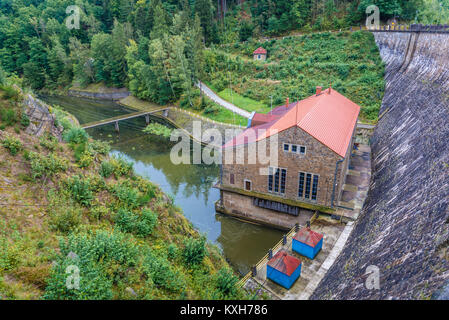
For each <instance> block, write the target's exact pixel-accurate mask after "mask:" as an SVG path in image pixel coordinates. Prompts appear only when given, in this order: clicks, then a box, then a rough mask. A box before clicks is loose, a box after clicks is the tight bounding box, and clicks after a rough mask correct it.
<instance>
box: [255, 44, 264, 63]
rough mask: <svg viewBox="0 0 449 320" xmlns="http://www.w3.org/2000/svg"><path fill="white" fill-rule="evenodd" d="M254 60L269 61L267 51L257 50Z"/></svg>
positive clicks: (260, 48)
mask: <svg viewBox="0 0 449 320" xmlns="http://www.w3.org/2000/svg"><path fill="white" fill-rule="evenodd" d="M253 57H254V60H264V61H265V60H267V50H265V49H264V48H262V47H259V48H257V49H256V50H254V52H253Z"/></svg>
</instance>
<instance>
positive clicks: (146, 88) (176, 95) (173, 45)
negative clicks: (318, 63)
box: [0, 0, 449, 104]
mask: <svg viewBox="0 0 449 320" xmlns="http://www.w3.org/2000/svg"><path fill="white" fill-rule="evenodd" d="M74 4H76V5H77V6H78V7H79V8H80V9H81V10H80V13H81V16H80V26H79V29H72V30H70V29H69V28H67V26H66V19H67V17H68V16H69V14H67V13H66V8H67V7H69V6H71V5H74ZM370 4H376V5H377V6H379V9H380V13H381V19H383V20H386V19H390V18H397V19H402V20H407V21H418V20H419V19H420V20H419V21H420V22H435V23H437V22H442V21H443V20H444V19H447V17H449V14H447V12H449V0H443V1H440V2H438V1H436V0H411V1H405V0H393V1H386V0H359V1H353V0H316V1H312V0H277V1H273V0H247V1H244V0H228V1H224V0H217V1H214V0H153V1H150V0H78V1H76V2H75V3H74V1H73V0H47V1H44V0H3V1H1V3H0V73H3V74H4V73H6V74H8V75H9V76H11V75H12V76H13V77H14V76H15V77H16V78H17V81H19V82H20V83H21V84H22V85H23V86H26V87H30V88H31V89H33V90H43V89H44V90H47V91H53V90H59V89H63V88H67V87H69V86H71V85H73V84H79V85H81V86H87V85H89V84H91V83H99V82H104V83H105V84H106V85H108V86H113V87H125V86H126V87H128V88H129V90H130V91H131V92H132V94H133V95H135V96H136V97H138V98H140V99H144V100H149V101H152V102H156V103H159V104H166V103H170V102H175V101H178V100H179V99H180V98H181V97H183V96H184V98H186V96H187V100H190V95H191V92H190V91H191V89H192V88H193V86H194V83H195V82H196V81H198V80H199V79H202V77H203V76H204V75H203V72H204V69H205V67H204V66H205V65H204V64H205V59H204V55H203V51H204V50H205V48H206V47H208V46H211V45H213V44H221V43H233V42H239V41H246V40H248V39H251V38H258V37H261V36H266V35H270V36H272V35H279V34H285V33H288V32H289V31H292V30H300V31H301V30H302V31H324V30H336V29H339V28H345V27H348V26H351V25H357V24H360V23H361V22H363V21H364V19H365V17H366V14H365V9H366V7H367V6H368V5H370ZM440 4H441V6H440ZM438 10H439V11H438ZM440 11H441V12H440ZM435 12H440V13H439V15H438V14H435ZM417 19H418V20H417ZM429 19H434V20H433V21H431V20H429Z"/></svg>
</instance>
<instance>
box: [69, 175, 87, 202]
mask: <svg viewBox="0 0 449 320" xmlns="http://www.w3.org/2000/svg"><path fill="white" fill-rule="evenodd" d="M66 185H67V189H68V190H69V192H70V194H71V196H72V199H73V200H75V201H77V202H78V203H79V204H81V205H83V206H86V207H89V206H90V204H91V202H92V199H93V195H92V191H91V187H90V181H89V179H82V178H81V177H80V176H74V177H73V178H70V179H68V180H67V181H66Z"/></svg>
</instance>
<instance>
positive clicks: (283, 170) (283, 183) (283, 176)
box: [281, 169, 287, 194]
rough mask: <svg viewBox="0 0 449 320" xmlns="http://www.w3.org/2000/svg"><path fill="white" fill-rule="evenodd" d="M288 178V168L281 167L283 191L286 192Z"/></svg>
mask: <svg viewBox="0 0 449 320" xmlns="http://www.w3.org/2000/svg"><path fill="white" fill-rule="evenodd" d="M286 179H287V170H286V169H281V193H282V194H285V180H286Z"/></svg>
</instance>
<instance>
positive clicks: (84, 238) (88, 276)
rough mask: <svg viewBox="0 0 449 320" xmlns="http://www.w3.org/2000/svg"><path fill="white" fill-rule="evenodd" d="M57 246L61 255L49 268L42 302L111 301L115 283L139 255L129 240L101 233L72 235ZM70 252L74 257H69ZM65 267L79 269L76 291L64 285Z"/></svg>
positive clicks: (66, 275)
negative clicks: (46, 300)
mask: <svg viewBox="0 0 449 320" xmlns="http://www.w3.org/2000/svg"><path fill="white" fill-rule="evenodd" d="M59 247H60V254H59V255H58V256H57V259H56V263H55V265H54V267H53V268H52V271H51V274H50V277H49V280H48V285H47V287H46V289H45V294H44V296H43V298H44V299H49V300H53V299H60V300H89V299H100V300H102V299H112V298H113V292H112V288H113V284H114V282H116V281H119V280H120V278H121V277H122V276H123V275H125V274H127V273H128V270H129V268H132V267H134V266H135V265H136V263H137V259H138V257H139V254H140V249H139V248H138V247H137V246H136V244H135V243H133V242H131V241H130V239H129V238H128V237H126V236H125V235H123V234H121V233H119V232H113V233H110V232H108V231H104V230H99V231H96V232H95V233H93V234H71V235H70V236H68V237H67V238H66V239H62V240H61V241H60V244H59ZM69 253H75V255H76V256H74V257H71V256H70V255H69ZM72 256H73V254H72ZM68 266H76V267H77V268H78V269H79V274H80V276H81V277H80V278H79V280H80V281H79V289H70V288H68V287H67V286H66V283H67V278H68V276H69V275H70V274H69V273H67V271H70V269H69V270H68V269H67V267H68ZM72 270H73V269H72ZM72 275H73V273H72ZM72 283H73V282H72Z"/></svg>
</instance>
